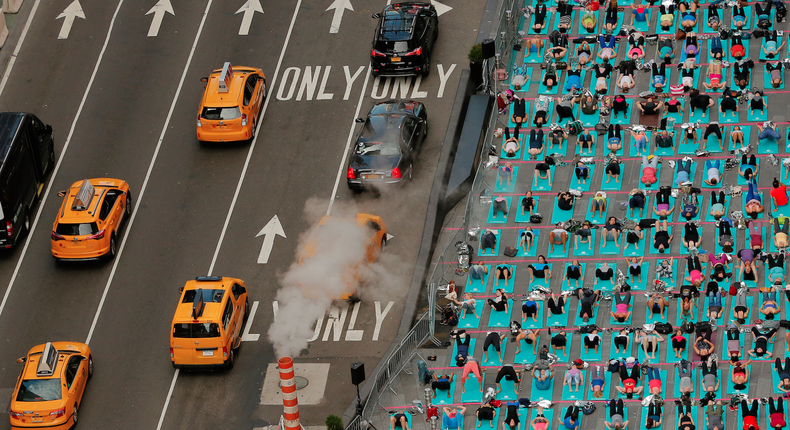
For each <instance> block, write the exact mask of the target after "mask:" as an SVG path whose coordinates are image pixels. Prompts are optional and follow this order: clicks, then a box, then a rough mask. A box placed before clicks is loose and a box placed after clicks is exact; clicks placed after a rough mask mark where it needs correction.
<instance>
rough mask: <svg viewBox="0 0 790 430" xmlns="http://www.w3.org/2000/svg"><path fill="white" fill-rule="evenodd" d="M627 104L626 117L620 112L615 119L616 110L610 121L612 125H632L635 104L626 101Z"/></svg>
mask: <svg viewBox="0 0 790 430" xmlns="http://www.w3.org/2000/svg"><path fill="white" fill-rule="evenodd" d="M626 103H628V107H627V108H626V110H625V115H623V113H622V112H620V113H619V114H618V115H617V117H615V114H614V110H612V114H611V119H610V122H611V123H612V124H621V125H627V124H630V123H631V117H632V112H631V111H632V110H633V109H634V102H633V101H631V100H627V99H626Z"/></svg>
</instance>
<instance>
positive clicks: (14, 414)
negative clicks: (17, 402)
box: [9, 411, 25, 421]
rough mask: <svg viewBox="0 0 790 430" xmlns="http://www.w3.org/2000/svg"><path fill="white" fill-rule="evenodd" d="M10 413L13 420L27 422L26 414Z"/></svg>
mask: <svg viewBox="0 0 790 430" xmlns="http://www.w3.org/2000/svg"><path fill="white" fill-rule="evenodd" d="M9 413H10V414H11V418H14V419H17V420H22V421H24V420H25V414H23V413H21V412H14V411H11V412H9Z"/></svg>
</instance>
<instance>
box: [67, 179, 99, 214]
mask: <svg viewBox="0 0 790 430" xmlns="http://www.w3.org/2000/svg"><path fill="white" fill-rule="evenodd" d="M93 193H94V189H93V184H91V181H89V180H87V179H84V180H83V181H82V184H80V189H79V190H77V194H76V195H75V196H74V201H72V203H71V210H73V211H84V210H87V209H88V205H90V203H91V200H92V199H93Z"/></svg>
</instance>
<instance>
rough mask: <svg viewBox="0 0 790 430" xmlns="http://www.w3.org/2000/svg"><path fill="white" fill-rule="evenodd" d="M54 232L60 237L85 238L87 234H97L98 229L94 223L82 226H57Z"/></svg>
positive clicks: (61, 224)
mask: <svg viewBox="0 0 790 430" xmlns="http://www.w3.org/2000/svg"><path fill="white" fill-rule="evenodd" d="M55 232H56V233H57V234H59V235H61V236H85V235H87V234H96V233H98V232H99V227H98V226H97V225H96V223H95V222H89V223H82V224H65V223H60V224H58V227H57V229H56V230H55Z"/></svg>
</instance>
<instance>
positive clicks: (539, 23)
mask: <svg viewBox="0 0 790 430" xmlns="http://www.w3.org/2000/svg"><path fill="white" fill-rule="evenodd" d="M547 14H548V9H547V8H546V4H544V3H538V5H537V6H535V11H534V12H533V13H532V16H533V18H534V21H533V24H532V30H533V31H534V32H535V33H540V32H541V31H542V30H543V29H544V28H545V27H546V15H547ZM536 36H537V35H536Z"/></svg>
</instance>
